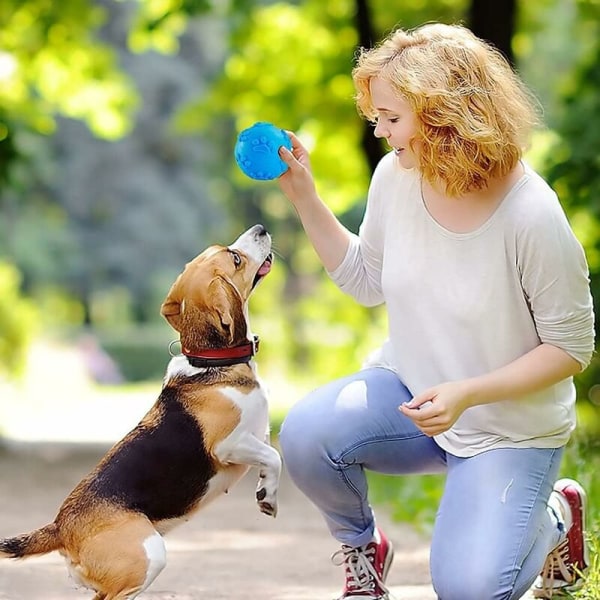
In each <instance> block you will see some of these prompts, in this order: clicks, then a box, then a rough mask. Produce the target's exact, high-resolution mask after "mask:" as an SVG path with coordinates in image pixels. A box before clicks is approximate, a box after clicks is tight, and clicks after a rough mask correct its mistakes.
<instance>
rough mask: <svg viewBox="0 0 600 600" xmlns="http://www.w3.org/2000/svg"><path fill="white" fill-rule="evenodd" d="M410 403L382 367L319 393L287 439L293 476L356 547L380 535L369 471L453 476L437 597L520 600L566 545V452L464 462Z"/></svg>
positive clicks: (300, 408)
mask: <svg viewBox="0 0 600 600" xmlns="http://www.w3.org/2000/svg"><path fill="white" fill-rule="evenodd" d="M409 399H410V393H409V392H408V390H407V389H406V388H405V387H404V385H403V384H402V382H401V381H400V380H399V379H398V377H397V376H396V375H395V374H394V373H393V372H391V371H389V370H386V369H383V368H369V369H365V370H362V371H360V372H358V373H356V374H354V375H351V376H349V377H345V378H343V379H340V380H337V381H333V382H331V383H329V384H327V385H325V386H323V387H321V388H318V389H316V390H315V391H313V392H311V393H310V394H309V395H308V396H307V397H306V398H304V399H303V400H301V401H300V402H298V403H297V404H296V405H295V406H293V407H292V408H291V410H290V412H289V413H288V416H287V418H286V420H285V422H284V424H283V427H282V430H281V434H280V441H281V449H282V453H283V457H284V461H285V465H286V468H287V470H288V472H289V474H290V476H291V478H292V479H293V481H294V483H295V484H296V485H297V486H298V487H299V488H300V490H302V492H303V493H304V494H305V495H306V496H307V497H308V498H309V499H310V500H311V501H312V502H313V503H314V504H315V505H316V506H317V508H318V509H319V510H320V512H321V513H322V515H323V516H324V518H325V521H326V523H327V526H328V527H329V530H330V531H331V534H332V535H333V537H334V538H336V539H337V540H338V541H340V542H342V543H344V544H347V545H350V546H355V547H356V546H361V545H363V544H365V543H368V542H369V541H370V540H371V536H372V534H373V529H374V515H373V511H372V509H371V506H370V504H369V501H368V496H367V482H366V478H365V472H364V469H369V470H372V471H377V472H380V473H388V474H392V475H404V474H411V473H446V485H445V490H444V494H443V498H442V501H441V504H440V506H439V510H438V513H437V517H436V521H435V527H434V532H433V538H432V543H431V556H430V565H431V576H432V582H433V586H434V589H435V591H436V593H437V595H438V598H439V599H440V600H516V599H517V598H521V596H523V595H524V594H525V593H526V592H527V590H528V589H529V588H530V587H531V585H532V584H533V582H534V580H535V578H536V576H537V575H538V574H539V572H540V570H541V568H542V566H543V564H544V561H545V559H546V556H547V554H548V553H549V552H550V551H551V550H552V548H554V547H555V546H556V545H557V543H558V542H559V541H560V531H559V528H558V524H557V522H556V518H554V517H553V516H552V515H551V513H549V511H548V510H547V506H546V502H547V500H548V497H549V495H550V492H551V490H552V486H553V484H554V481H555V480H556V478H557V475H558V470H559V465H560V460H561V457H562V454H563V449H562V448H558V449H539V448H521V449H496V450H489V451H486V452H483V453H481V454H478V455H476V456H473V457H471V458H458V457H456V456H453V455H451V454H448V453H446V452H445V451H444V450H442V449H441V448H440V447H439V446H438V445H437V444H436V442H435V441H434V440H433V439H432V438H429V437H427V436H425V435H424V434H423V433H422V432H421V431H420V430H419V429H417V427H416V426H415V425H414V423H413V422H412V421H411V420H410V419H408V418H407V417H405V416H403V415H402V413H401V412H400V411H399V410H398V409H397V407H398V405H399V404H400V403H402V402H404V401H407V400H409ZM540 418H543V415H541V416H540Z"/></svg>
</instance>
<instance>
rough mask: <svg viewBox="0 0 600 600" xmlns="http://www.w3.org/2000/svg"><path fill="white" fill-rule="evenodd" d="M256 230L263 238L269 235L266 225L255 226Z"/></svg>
mask: <svg viewBox="0 0 600 600" xmlns="http://www.w3.org/2000/svg"><path fill="white" fill-rule="evenodd" d="M254 229H255V233H256V235H258V236H263V235H267V233H268V231H267V228H266V227H265V226H264V225H260V224H259V225H255V226H254Z"/></svg>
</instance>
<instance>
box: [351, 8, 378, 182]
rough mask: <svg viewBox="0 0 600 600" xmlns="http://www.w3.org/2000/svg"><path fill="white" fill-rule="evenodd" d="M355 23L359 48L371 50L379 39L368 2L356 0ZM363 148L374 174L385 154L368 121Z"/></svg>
mask: <svg viewBox="0 0 600 600" xmlns="http://www.w3.org/2000/svg"><path fill="white" fill-rule="evenodd" d="M355 22H356V31H357V32H358V46H359V48H371V47H372V46H373V44H374V43H375V42H376V41H377V39H378V38H377V35H376V34H375V31H374V29H373V20H372V19H371V8H370V6H369V1H368V0H356V13H355ZM361 146H362V149H363V151H364V153H365V157H366V159H367V163H368V165H369V170H370V171H371V173H373V171H375V167H376V166H377V163H379V161H380V160H381V158H382V157H383V155H384V154H385V152H384V149H383V144H382V142H381V140H379V139H377V138H376V137H375V136H374V135H373V128H372V127H371V124H370V123H368V122H367V121H363V130H362V136H361Z"/></svg>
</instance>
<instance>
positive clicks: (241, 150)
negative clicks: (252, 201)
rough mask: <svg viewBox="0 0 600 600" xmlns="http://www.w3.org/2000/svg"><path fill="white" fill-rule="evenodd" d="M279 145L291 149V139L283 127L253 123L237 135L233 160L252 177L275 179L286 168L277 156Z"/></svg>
mask: <svg viewBox="0 0 600 600" xmlns="http://www.w3.org/2000/svg"><path fill="white" fill-rule="evenodd" d="M281 146H285V147H286V148H287V149H288V150H291V149H292V140H290V136H289V135H288V134H287V133H286V132H285V131H284V130H283V129H279V128H278V127H275V125H272V124H271V123H263V122H260V123H254V125H252V127H248V129H244V130H243V131H241V132H240V134H239V135H238V139H237V142H236V144H235V160H236V162H237V164H238V165H239V167H240V169H241V170H242V171H243V172H244V173H245V174H246V175H248V177H251V178H252V179H261V180H266V179H276V178H277V177H279V176H280V175H281V174H282V173H285V172H286V171H287V169H288V166H287V165H286V164H285V163H284V162H283V161H282V160H281V158H279V148H281Z"/></svg>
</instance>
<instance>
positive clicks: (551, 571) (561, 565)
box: [541, 540, 577, 598]
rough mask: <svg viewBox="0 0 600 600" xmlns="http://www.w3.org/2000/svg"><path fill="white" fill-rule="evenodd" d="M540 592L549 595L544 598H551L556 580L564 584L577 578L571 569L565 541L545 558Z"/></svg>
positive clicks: (566, 541)
mask: <svg viewBox="0 0 600 600" xmlns="http://www.w3.org/2000/svg"><path fill="white" fill-rule="evenodd" d="M541 575H542V590H543V591H544V592H545V593H546V594H549V595H547V596H546V597H547V598H551V597H552V592H553V591H556V590H555V588H554V582H555V581H556V580H559V581H564V582H565V583H573V582H574V581H575V579H576V578H577V573H576V572H575V570H574V569H573V564H572V562H571V556H570V554H569V542H568V540H565V541H564V542H562V543H561V544H559V545H558V546H557V547H556V548H554V550H552V552H550V554H548V558H546V562H545V563H544V568H543V570H542V573H541Z"/></svg>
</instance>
